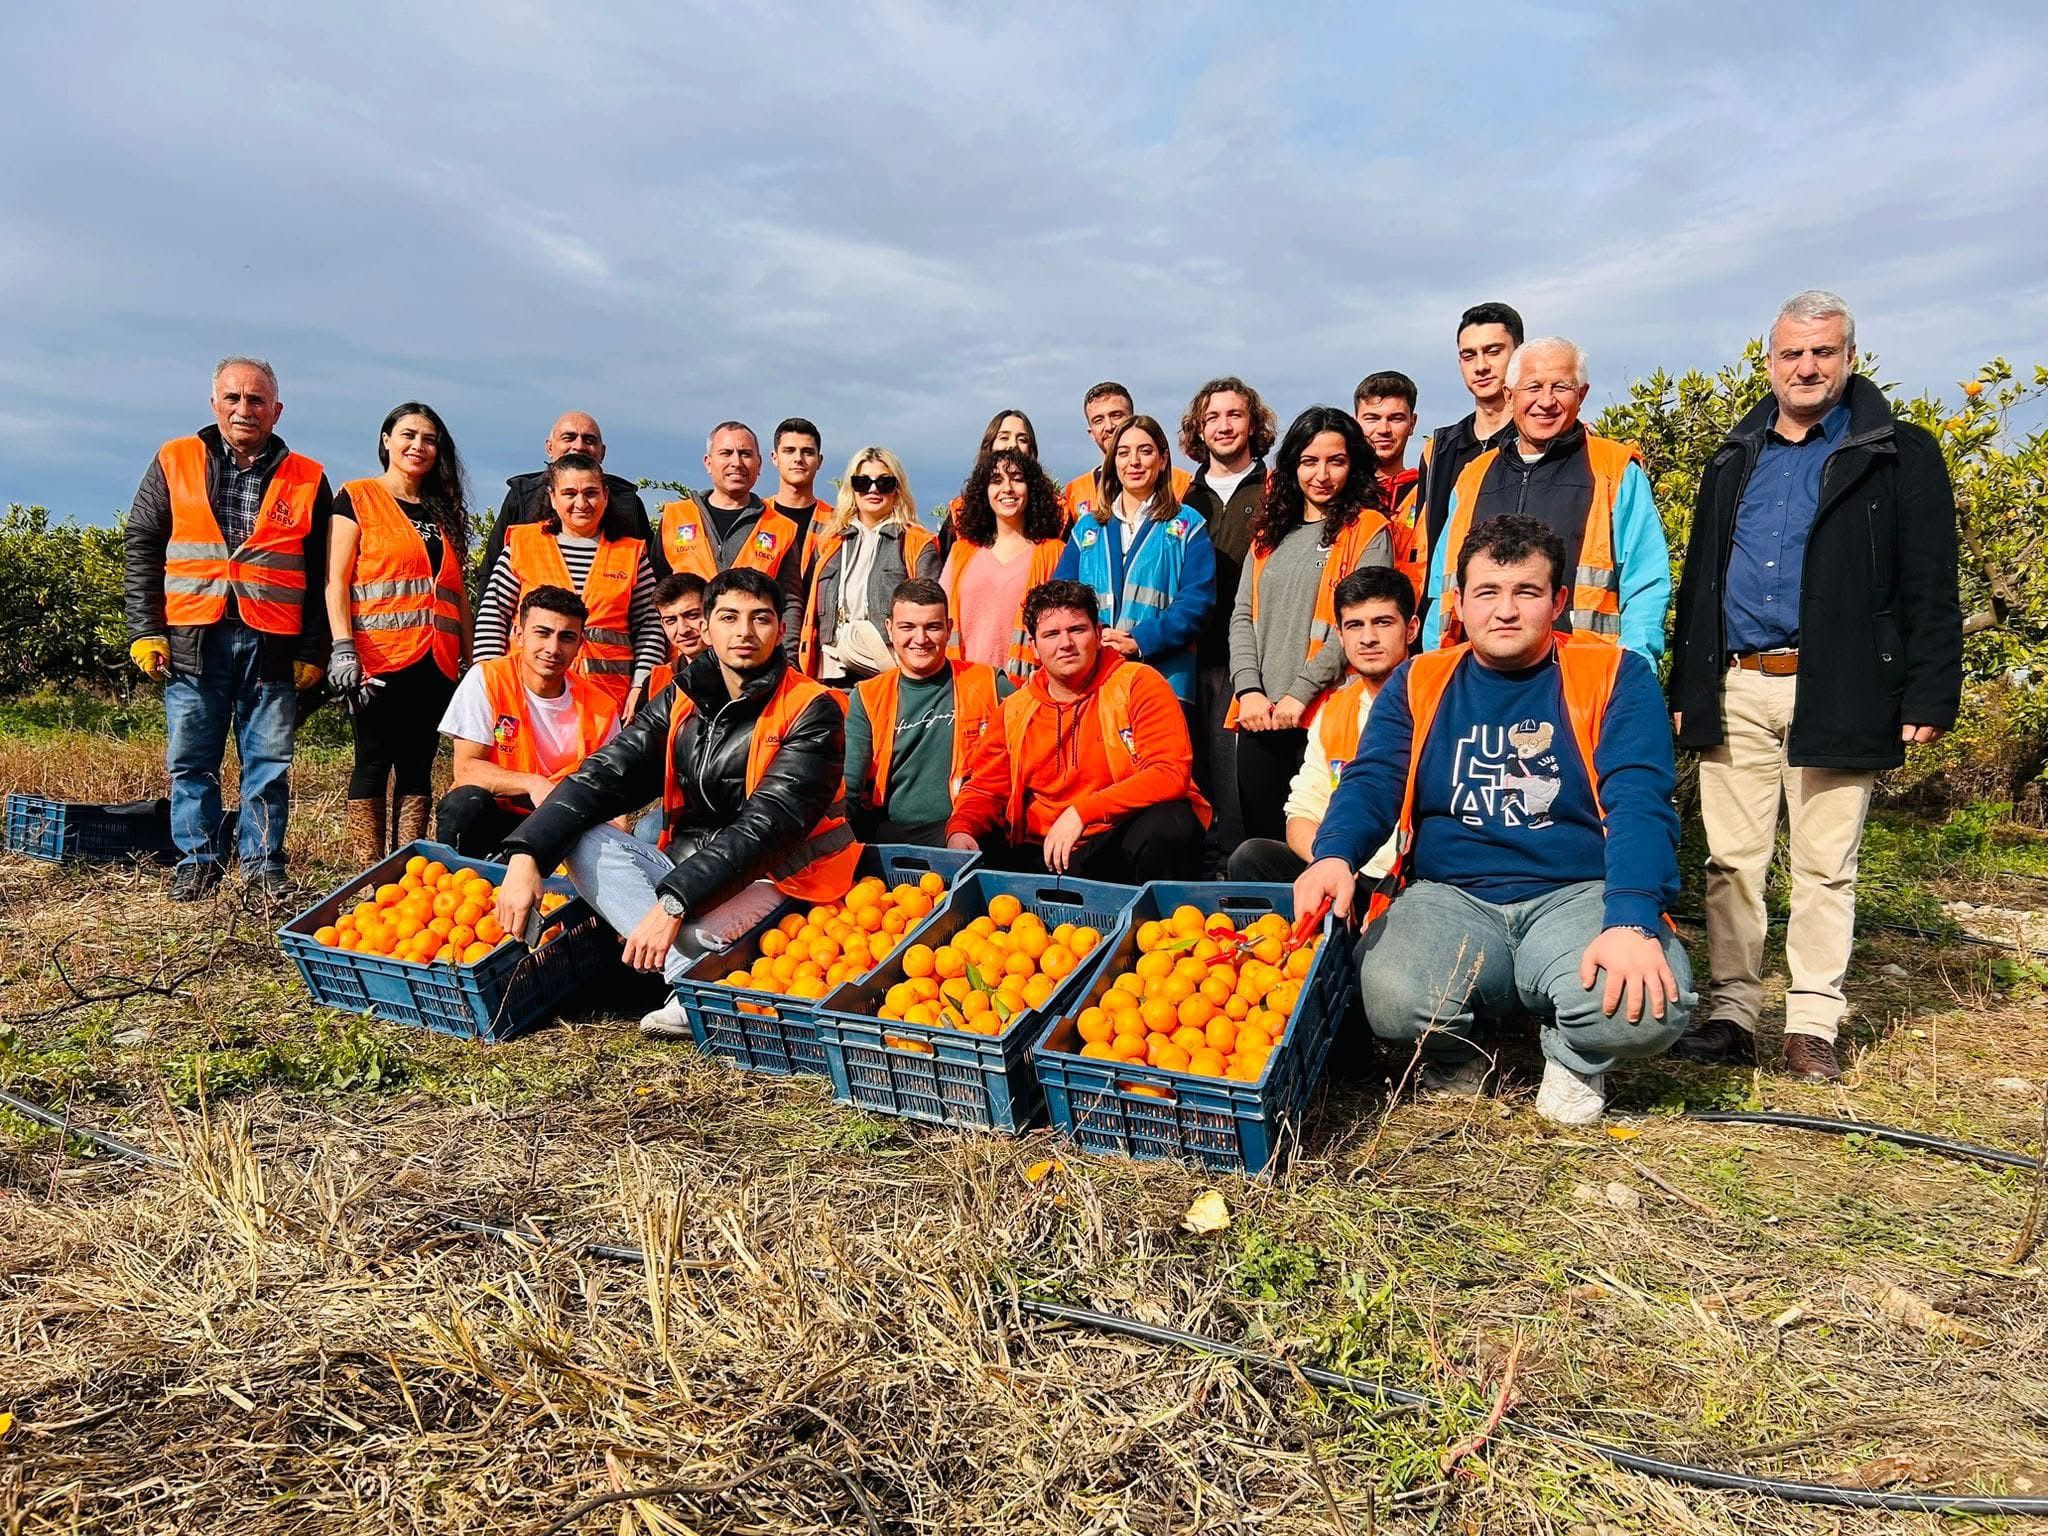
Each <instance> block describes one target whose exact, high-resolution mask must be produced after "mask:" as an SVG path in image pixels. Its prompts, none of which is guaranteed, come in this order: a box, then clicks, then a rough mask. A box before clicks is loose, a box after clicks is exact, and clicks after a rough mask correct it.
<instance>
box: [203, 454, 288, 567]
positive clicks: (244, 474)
mask: <svg viewBox="0 0 2048 1536" xmlns="http://www.w3.org/2000/svg"><path fill="white" fill-rule="evenodd" d="M283 456H284V453H283V449H282V446H281V445H280V444H279V442H278V441H277V439H276V438H274V437H273V438H272V439H271V440H270V441H269V442H268V443H266V444H265V445H264V449H263V452H262V453H261V454H259V455H257V458H256V462H255V463H253V464H251V465H250V466H249V467H248V468H247V469H242V468H239V467H238V466H237V465H236V463H235V456H234V455H233V454H232V453H230V452H228V451H227V449H226V447H225V446H223V447H222V450H221V452H220V454H219V455H218V456H217V457H216V458H215V459H214V461H213V513H214V516H215V517H217V518H218V519H220V532H221V537H222V538H224V539H226V540H227V545H228V548H229V549H231V550H235V549H240V548H241V547H242V546H243V545H244V544H246V543H248V542H249V536H250V535H251V534H253V533H254V532H255V531H256V518H257V516H258V515H259V514H260V513H261V512H262V511H263V486H264V481H265V479H266V477H268V475H269V474H270V471H271V469H272V468H273V467H275V465H276V463H277V461H278V460H279V459H281V458H282V457H283Z"/></svg>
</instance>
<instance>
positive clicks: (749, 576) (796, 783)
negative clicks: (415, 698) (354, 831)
mask: <svg viewBox="0 0 2048 1536" xmlns="http://www.w3.org/2000/svg"><path fill="white" fill-rule="evenodd" d="M704 610H705V613H706V615H707V616H708V619H709V627H710V637H711V649H710V650H709V651H707V652H706V653H704V654H703V655H701V656H699V657H697V659H696V660H695V661H692V662H691V663H689V665H688V666H686V667H684V668H683V669H682V671H680V672H679V673H678V674H677V677H676V684H677V686H676V687H675V688H672V689H668V690H665V691H664V692H663V693H662V694H661V695H660V697H658V698H656V699H653V700H650V701H649V702H648V703H647V704H646V705H645V706H643V707H642V709H641V711H640V713H638V714H637V715H635V716H634V717H633V721H632V724H630V725H628V726H627V727H626V728H625V730H623V731H622V732H620V734H619V735H618V736H617V737H616V738H614V739H613V741H612V742H611V744H610V745H608V746H606V747H603V748H601V749H600V750H598V751H597V752H594V753H592V754H591V755H590V757H588V758H586V759H585V760H584V763H583V766H582V767H581V768H578V769H577V770H576V771H575V772H574V773H572V774H570V775H569V776H568V777H567V778H566V779H564V780H562V782H561V783H560V784H558V785H556V786H555V789H554V791H553V792H552V793H551V794H549V795H548V797H547V798H546V800H544V801H543V802H542V803H541V805H540V806H539V807H538V808H537V809H536V810H535V811H534V813H533V814H532V815H531V816H529V817H527V818H526V820H525V822H523V823H522V824H521V825H520V827H519V828H518V830H517V831H515V832H514V833H513V834H512V835H511V836H510V837H509V838H507V839H506V842H505V847H506V848H507V849H508V850H509V851H510V853H511V863H510V866H509V868H508V869H507V870H506V873H505V879H504V881H503V883H502V884H501V885H500V887H499V890H498V904H497V909H498V921H499V922H501V923H502V924H504V926H505V931H506V932H507V933H512V934H517V933H520V932H521V931H523V929H524V927H525V924H526V920H527V917H528V915H529V914H530V913H531V911H532V909H533V904H534V902H535V901H536V900H537V899H538V897H539V894H540V882H541V876H542V873H543V872H544V871H547V870H552V869H553V868H554V867H555V866H556V864H558V863H559V862H561V860H562V859H563V858H564V857H566V858H567V859H568V862H569V874H570V877H571V879H573V880H574V881H575V883H576V888H577V890H578V891H580V892H581V893H582V894H583V896H584V897H585V899H586V900H588V901H589V902H590V904H591V905H592V906H593V907H595V908H596V909H597V910H598V911H599V912H600V913H601V914H602V915H603V916H604V919H605V921H606V922H608V923H610V924H611V925H612V927H614V928H616V929H617V930H618V931H619V932H620V933H622V934H625V935H626V948H625V959H626V963H627V964H628V965H631V966H632V967H634V968H635V969H636V970H643V971H655V970H659V971H661V972H663V974H664V975H666V976H668V977H669V978H670V979H671V980H673V979H674V978H675V977H676V976H677V975H678V974H680V973H681V972H682V970H683V969H684V968H685V967H687V966H688V964H689V963H690V960H691V959H693V958H694V953H693V952H692V950H691V948H690V946H688V945H687V944H685V945H683V946H681V947H679V946H678V939H679V938H680V936H681V934H682V927H683V919H684V917H685V915H688V916H689V917H691V918H692V919H698V920H701V919H702V918H703V916H704V915H705V914H706V913H708V912H710V911H711V910H712V909H713V908H715V907H717V906H718V905H719V904H720V903H721V902H723V901H725V900H727V899H728V898H730V897H732V896H735V895H737V894H738V893H739V892H740V891H741V890H742V889H744V888H745V887H746V886H747V885H749V884H750V883H752V882H753V881H755V880H761V879H767V880H772V881H774V882H775V884H776V886H777V887H779V888H780V889H781V891H782V892H783V893H784V894H800V895H804V896H808V897H809V898H811V899H813V900H822V899H826V898H827V893H826V892H825V891H823V890H822V889H821V887H820V880H821V879H827V878H829V876H828V874H827V872H828V871H832V870H843V871H844V872H848V873H850V870H851V865H852V860H853V859H854V858H857V857H858V851H857V850H858V845H857V844H856V843H855V841H854V837H853V832H852V830H851V828H850V827H848V825H847V823H846V806H845V799H844V788H845V785H844V773H845V768H846V714H845V711H844V709H843V708H842V707H841V705H840V703H839V701H838V699H837V698H836V697H835V696H834V695H833V694H832V693H831V692H830V691H829V690H827V689H826V688H825V687H824V686H823V685H822V684H819V683H816V682H813V681H812V680H811V679H809V678H807V677H804V676H803V675H802V674H800V673H798V672H796V671H795V669H794V668H792V667H791V666H790V664H789V660H788V657H787V656H786V655H785V654H784V652H783V649H782V594H781V592H780V591H779V590H778V589H777V587H776V585H775V582H774V581H773V579H771V578H770V577H767V576H764V575H762V574H761V573H760V572H759V571H753V570H732V571H724V572H721V573H720V574H719V575H718V576H717V577H716V578H714V579H713V580H712V582H711V584H710V586H709V587H707V588H706V589H705V592H704ZM678 711H682V712H683V713H682V716H681V719H680V723H678V724H676V725H675V728H674V730H673V733H672V732H671V723H672V722H674V721H675V720H676V717H677V712H678ZM757 738H759V741H758V747H759V751H760V755H761V761H760V762H759V763H758V764H757V763H756V761H755V759H756V747H757ZM757 766H758V769H759V771H758V777H757V776H756V774H755V772H754V769H755V768H756V767H757ZM656 797H660V798H661V799H662V800H663V802H664V806H663V821H664V828H665V834H666V835H665V837H664V843H663V847H662V848H660V849H656V848H650V847H649V846H648V845H647V844H645V843H643V842H639V841H637V840H636V839H634V838H631V837H628V836H627V835H626V834H624V833H623V832H620V831H619V830H618V829H617V828H615V827H609V826H606V825H605V823H606V822H607V821H609V820H610V819H611V818H613V817H615V816H619V815H622V814H625V813H627V812H630V811H637V810H638V809H639V808H640V807H641V806H643V805H645V804H647V802H648V801H650V800H652V799H655V798H656ZM849 883H850V882H849ZM845 891H846V883H841V884H840V885H839V889H838V890H837V891H836V892H831V893H829V894H830V895H832V896H838V895H844V894H845ZM767 894H768V895H770V896H773V895H774V894H775V893H774V892H768V893H767ZM641 1032H642V1033H643V1034H646V1035H649V1036H652V1037H654V1038H657V1039H681V1038H686V1037H687V1035H688V1033H689V1031H688V1029H687V1027H686V1026H685V1024H684V1022H683V1015H682V1010H681V1008H680V1007H679V1006H677V1005H676V1004H675V1003H674V1002H673V1001H671V1002H670V1003H669V1005H668V1006H667V1007H666V1008H662V1009H658V1010H656V1011H655V1012H653V1013H650V1014H648V1015H647V1017H646V1018H644V1019H643V1020H641Z"/></svg>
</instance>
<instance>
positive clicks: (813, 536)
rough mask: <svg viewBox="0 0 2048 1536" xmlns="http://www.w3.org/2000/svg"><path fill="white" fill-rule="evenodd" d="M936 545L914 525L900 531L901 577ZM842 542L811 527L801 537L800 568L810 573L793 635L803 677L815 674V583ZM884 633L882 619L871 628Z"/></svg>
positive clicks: (935, 539)
mask: <svg viewBox="0 0 2048 1536" xmlns="http://www.w3.org/2000/svg"><path fill="white" fill-rule="evenodd" d="M938 542H939V536H938V535H937V534H935V533H927V532H925V530H924V529H922V528H920V527H918V526H917V524H915V523H911V524H908V525H907V526H905V528H904V530H903V574H904V575H905V576H915V575H916V574H917V562H918V561H920V560H922V559H923V558H924V552H925V551H926V550H928V549H930V548H931V547H932V546H933V545H934V544H936V543H938ZM845 543H846V536H845V535H844V534H839V533H819V532H818V531H817V530H816V529H815V528H813V529H812V531H811V532H810V533H809V534H806V535H805V536H804V565H805V567H806V568H807V569H808V570H809V571H810V573H811V579H810V589H809V590H808V591H807V592H806V593H805V594H804V627H803V632H802V633H801V634H799V635H798V636H797V641H796V665H797V670H798V671H800V672H802V673H803V674H804V675H805V676H807V677H816V676H817V675H818V667H817V662H818V583H819V581H820V580H821V579H822V578H823V576H824V574H825V562H826V561H828V560H830V559H831V558H832V557H833V556H834V555H836V554H838V553H839V551H840V549H841V548H842V547H843V546H844V545H845ZM875 627H876V628H877V629H880V630H882V631H883V632H884V633H886V632H887V631H888V628H889V625H888V622H887V620H886V619H885V620H884V621H883V622H882V623H881V624H878V625H876V626H875Z"/></svg>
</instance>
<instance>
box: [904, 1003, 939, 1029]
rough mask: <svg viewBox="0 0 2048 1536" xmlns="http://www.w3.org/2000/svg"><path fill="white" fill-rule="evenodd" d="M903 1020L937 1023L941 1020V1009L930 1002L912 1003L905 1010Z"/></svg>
mask: <svg viewBox="0 0 2048 1536" xmlns="http://www.w3.org/2000/svg"><path fill="white" fill-rule="evenodd" d="M903 1022H904V1023H906V1024H937V1023H938V1022H939V1010H938V1009H937V1008H936V1007H934V1006H933V1005H932V1004H930V1003H912V1004H911V1005H910V1006H909V1007H908V1008H906V1009H904V1010H903Z"/></svg>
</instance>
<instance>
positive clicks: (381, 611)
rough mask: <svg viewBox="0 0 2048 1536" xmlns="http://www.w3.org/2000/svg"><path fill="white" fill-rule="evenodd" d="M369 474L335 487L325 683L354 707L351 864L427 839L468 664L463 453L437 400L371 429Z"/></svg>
mask: <svg viewBox="0 0 2048 1536" xmlns="http://www.w3.org/2000/svg"><path fill="white" fill-rule="evenodd" d="M377 463H378V465H379V466H380V468H381V470H382V472H381V473H380V474H378V475H377V476H375V477H374V478H372V479H365V480H351V481H349V482H348V483H347V484H346V485H344V486H342V488H341V489H340V490H338V491H336V492H335V494H334V522H333V525H332V530H331V532H330V533H329V535H328V545H327V619H328V623H329V624H330V625H331V626H332V631H333V634H334V649H333V652H332V654H331V656H330V659H329V661H328V664H327V680H328V683H329V684H330V686H332V688H333V689H334V691H335V692H336V693H337V694H339V695H341V697H342V698H343V699H344V700H345V701H347V703H348V705H349V723H350V727H351V729H352V731H353V733H354V736H355V764H354V766H353V767H352V768H351V769H350V771H349V781H348V833H349V843H350V849H351V852H352V853H353V854H354V856H355V858H356V861H357V863H358V865H359V866H360V867H362V868H368V867H369V866H370V865H371V864H374V863H375V862H376V861H377V860H378V859H380V858H382V857H383V856H384V855H385V854H386V853H388V852H390V851H391V849H392V848H393V847H396V846H397V845H399V844H402V843H407V842H411V841H412V840H413V839H415V838H420V837H424V836H426V832H427V817H428V814H429V812H430V811H431V810H432V808H433V803H434V802H433V790H434V784H433V776H434V752H435V750H436V749H437V748H438V747H439V745H440V741H441V738H440V735H439V734H438V726H439V724H440V720H441V712H442V711H443V710H444V709H446V708H447V707H448V700H449V697H450V696H451V695H452V694H453V693H454V692H455V679H456V678H457V677H458V676H459V675H460V674H461V672H462V668H463V666H464V665H465V664H466V662H467V659H468V658H467V654H466V652H467V650H468V645H467V641H466V639H465V636H466V634H467V629H468V624H467V619H468V602H467V599H466V598H465V596H464V593H463V586H462V578H463V564H464V561H465V560H466V559H467V558H468V553H469V506H468V499H467V496H466V494H465V490H464V484H463V473H462V456H461V455H460V454H459V453H457V452H456V450H455V439H454V438H453V437H452V436H451V435H450V434H449V431H448V426H447V423H445V422H443V421H442V420H441V417H440V415H439V413H438V412H436V411H435V410H434V409H433V407H432V406H429V405H424V404H422V403H421V402H420V401H417V400H408V401H406V402H405V403H404V404H403V405H400V406H396V407H394V408H393V409H392V410H391V412H390V413H389V414H388V415H386V416H385V418H384V424H383V425H382V426H381V427H379V428H378V429H377Z"/></svg>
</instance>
